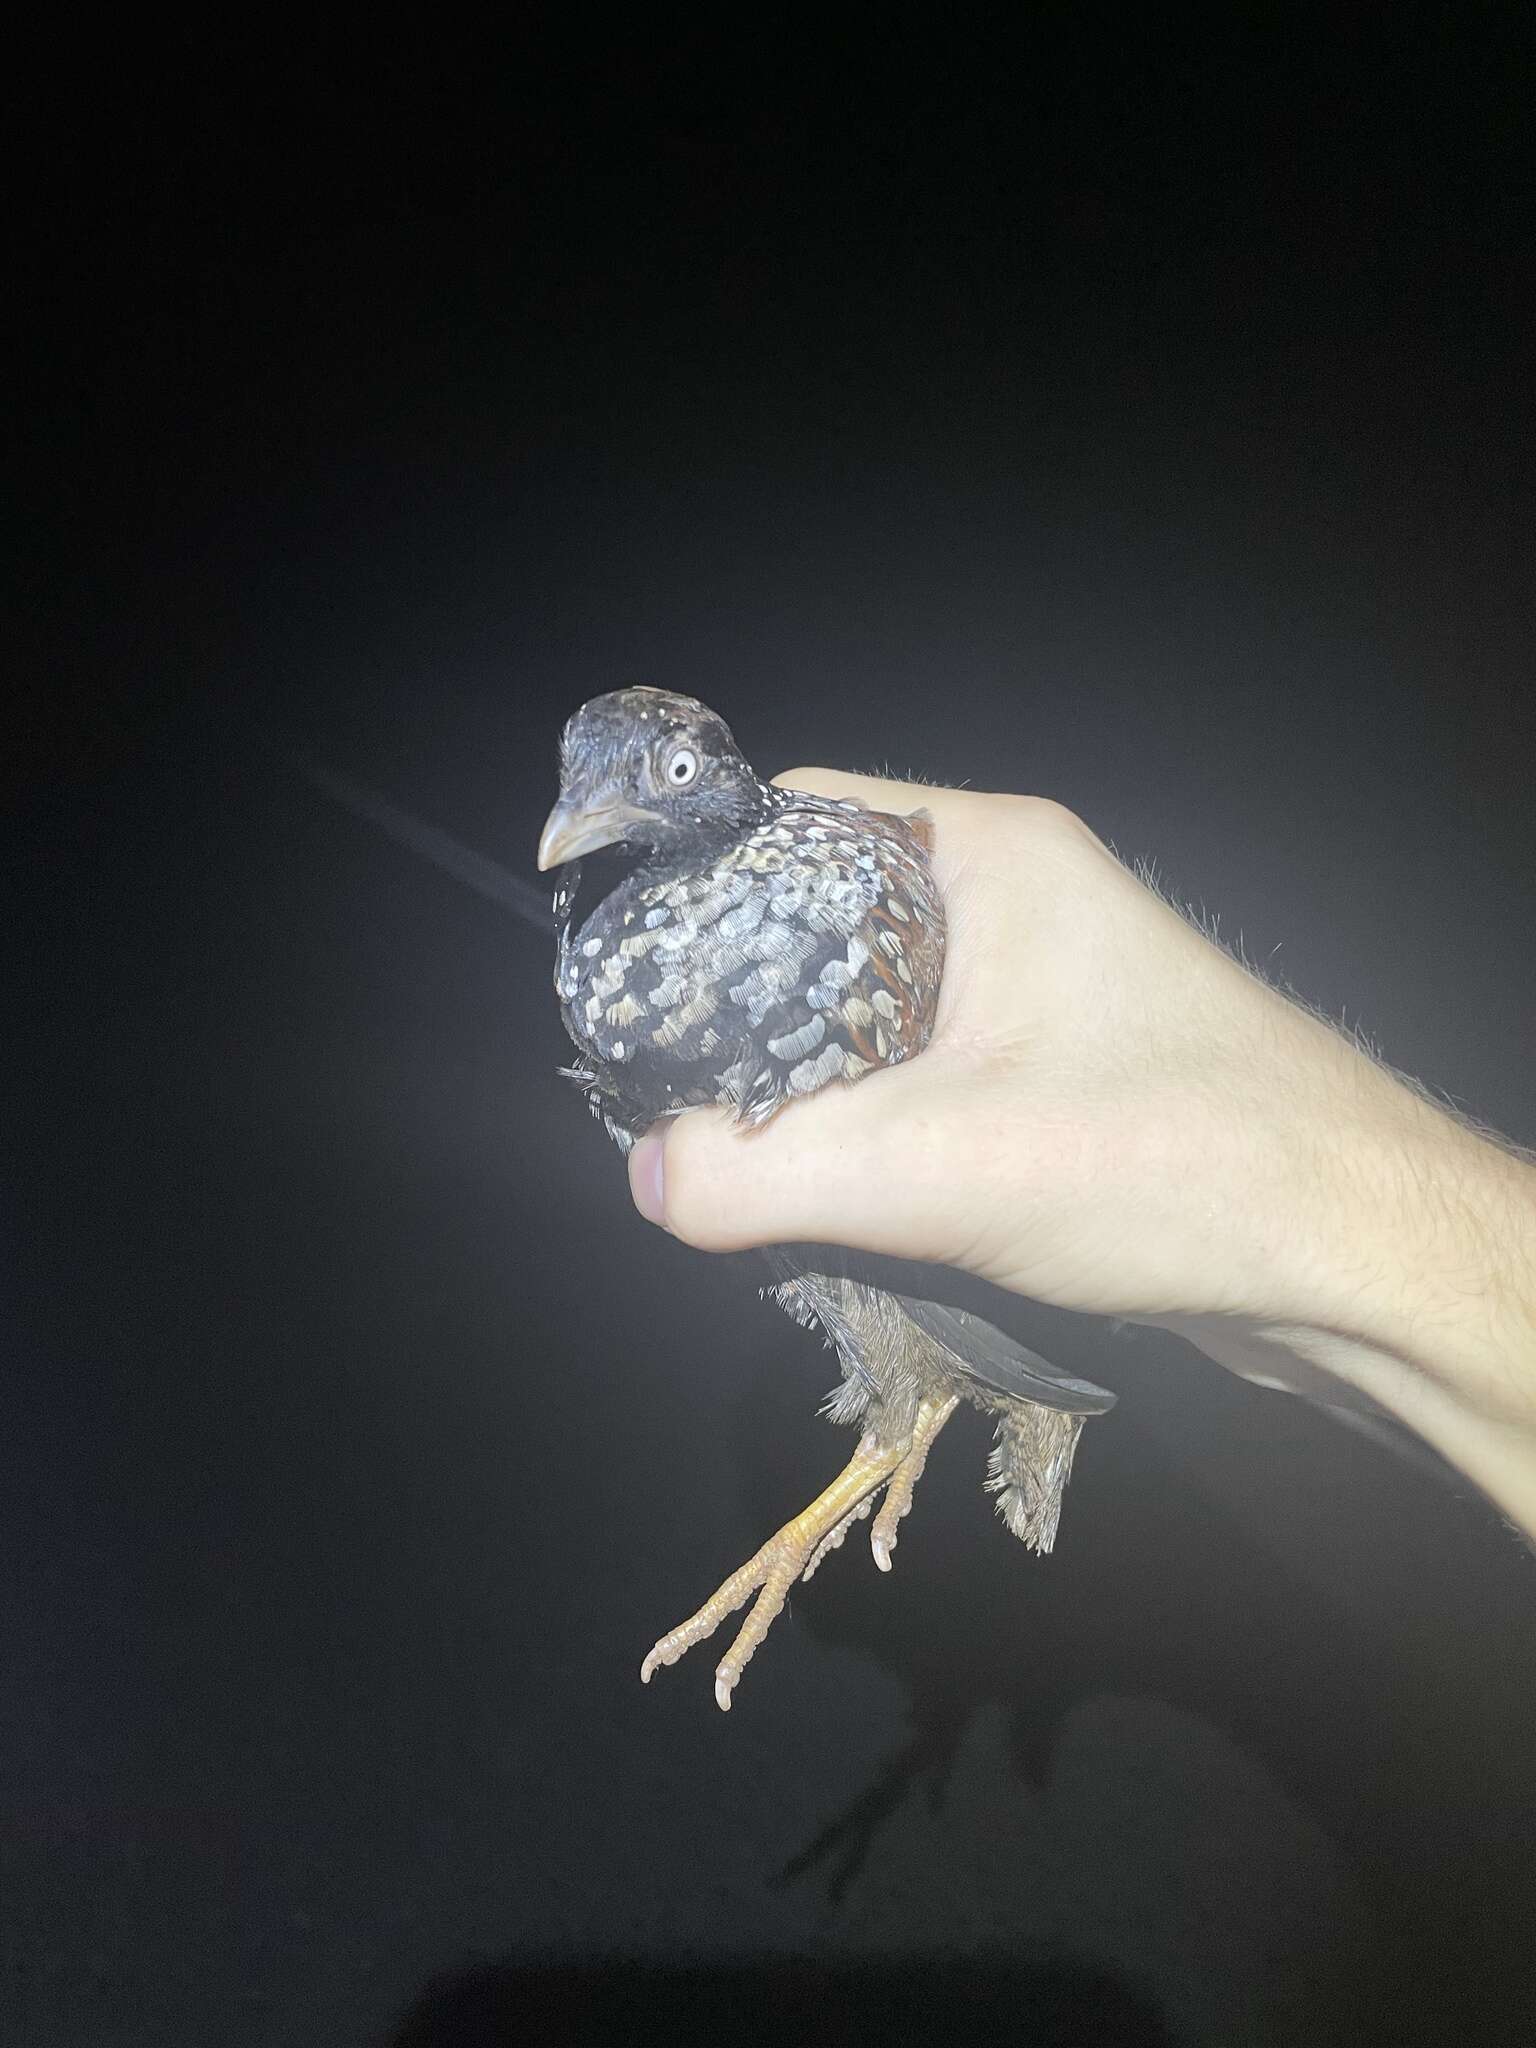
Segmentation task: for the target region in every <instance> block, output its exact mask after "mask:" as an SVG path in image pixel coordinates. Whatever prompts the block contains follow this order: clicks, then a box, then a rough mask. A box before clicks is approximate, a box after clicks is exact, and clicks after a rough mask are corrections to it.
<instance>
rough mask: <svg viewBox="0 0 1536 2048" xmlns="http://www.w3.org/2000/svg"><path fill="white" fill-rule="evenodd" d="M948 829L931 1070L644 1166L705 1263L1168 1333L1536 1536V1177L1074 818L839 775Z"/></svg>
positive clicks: (797, 776)
mask: <svg viewBox="0 0 1536 2048" xmlns="http://www.w3.org/2000/svg"><path fill="white" fill-rule="evenodd" d="M779 780H780V781H781V782H783V783H785V784H787V785H788V786H790V787H792V788H796V789H807V790H813V791H816V792H818V793H820V794H824V795H828V796H840V797H845V796H851V797H856V798H857V799H858V800H859V801H860V802H862V803H865V804H867V805H869V806H870V807H871V808H872V809H875V810H882V811H894V812H898V813H906V812H910V811H913V810H916V809H918V808H922V809H925V810H927V811H928V812H929V813H930V814H931V815H932V817H933V819H934V821H935V828H936V829H935V846H934V865H935V869H936V872H937V874H938V878H939V883H940V886H941V888H942V890H943V892H944V898H945V902H946V905H947V909H948V916H949V945H948V957H947V964H946V968H945V975H944V985H943V990H942V994H941V997H940V1003H939V1014H938V1021H937V1024H936V1027H935V1031H934V1036H933V1040H932V1042H931V1044H930V1045H929V1046H928V1048H927V1050H926V1051H925V1052H924V1053H923V1054H922V1055H921V1057H920V1058H918V1059H916V1060H914V1061H912V1062H911V1063H910V1064H908V1065H906V1066H902V1067H898V1068H893V1069H888V1070H886V1071H883V1072H879V1073H875V1074H872V1075H870V1076H869V1077H868V1078H867V1079H865V1080H863V1081H861V1082H860V1083H859V1084H858V1085H857V1086H855V1087H851V1088H830V1089H826V1090H823V1091H822V1093H820V1094H819V1095H816V1096H814V1097H812V1098H810V1099H808V1100H806V1101H803V1102H799V1103H795V1104H793V1105H791V1106H790V1107H789V1108H788V1109H786V1110H784V1111H783V1112H782V1113H781V1114H780V1115H779V1116H777V1117H776V1118H774V1119H773V1121H772V1122H771V1123H770V1124H768V1125H767V1126H766V1127H765V1128H764V1129H762V1130H760V1131H751V1132H748V1131H742V1130H740V1129H737V1128H736V1127H734V1126H733V1125H732V1124H731V1122H730V1120H729V1118H728V1117H727V1116H726V1115H724V1114H723V1113H720V1112H715V1111H695V1112H692V1113H690V1114H689V1115H686V1116H682V1117H679V1118H677V1119H676V1120H674V1121H673V1122H671V1123H670V1124H669V1125H667V1126H665V1127H663V1128H662V1129H660V1130H658V1131H656V1132H653V1133H652V1134H651V1135H650V1136H649V1137H647V1138H646V1139H644V1140H643V1141H642V1143H641V1144H640V1145H638V1146H637V1147H636V1148H635V1150H634V1152H633V1153H632V1154H631V1156H630V1180H631V1186H632V1188H633V1191H634V1195H635V1200H636V1203H637V1205H638V1207H639V1208H640V1210H641V1213H642V1214H644V1215H646V1216H648V1217H649V1218H650V1219H651V1220H652V1221H653V1222H660V1223H663V1224H664V1225H665V1227H666V1228H667V1229H669V1230H670V1231H672V1232H673V1234H674V1235H676V1236H678V1237H680V1238H682V1239H684V1240H685V1241H686V1242H688V1243H689V1244H693V1245H696V1246H699V1247H700V1248H701V1249H704V1250H708V1251H736V1250H741V1249H744V1248H746V1247H748V1246H756V1245H763V1244H771V1243H780V1242H782V1243H792V1242H797V1241H805V1240H809V1241H812V1242H823V1243H838V1244H845V1245H849V1246H851V1247H854V1248H856V1249H860V1250H867V1251H872V1252H883V1253H889V1254H892V1255H895V1256H898V1257H904V1258H915V1259H923V1260H927V1261H930V1262H932V1263H935V1264H940V1265H950V1266H956V1267H960V1268H963V1269H964V1270H966V1271H968V1272H971V1273H975V1274H979V1275H980V1276H981V1277H983V1278H984V1279H987V1280H991V1281H993V1282H995V1283H996V1284H997V1285H998V1286H1000V1287H1004V1288H1008V1289H1011V1290H1013V1291H1014V1292H1016V1293H1020V1294H1027V1295H1030V1296H1032V1297H1034V1298H1035V1299H1037V1300H1040V1301H1046V1302H1051V1303H1054V1304H1055V1305H1057V1306H1058V1307H1062V1308H1070V1309H1080V1310H1086V1311H1090V1312H1093V1313H1097V1314H1100V1315H1109V1316H1117V1317H1122V1318H1126V1319H1128V1320H1131V1321H1138V1322H1145V1323H1151V1324H1156V1325H1160V1326H1162V1327H1164V1328H1167V1329H1171V1330H1174V1331H1176V1332H1178V1333H1179V1334H1180V1335H1182V1336H1185V1337H1187V1338H1188V1339H1189V1340H1190V1341H1191V1342H1193V1343H1194V1344H1196V1345H1198V1346H1199V1348H1200V1349H1201V1350H1203V1351H1204V1352H1206V1353H1207V1354H1208V1355H1209V1356H1210V1357H1212V1358H1214V1359H1215V1360H1217V1361H1218V1362H1219V1363H1220V1364H1222V1365H1225V1366H1228V1367H1230V1368H1231V1369H1232V1370H1233V1371H1236V1372H1239V1373H1242V1374H1244V1375H1245V1376H1247V1377H1251V1378H1255V1379H1267V1380H1272V1381H1280V1382H1283V1383H1286V1384H1290V1385H1294V1386H1304V1387H1307V1388H1310V1389H1312V1390H1313V1391H1317V1392H1319V1393H1321V1394H1322V1395H1323V1396H1324V1397H1325V1398H1326V1397H1327V1394H1328V1389H1329V1385H1330V1383H1331V1384H1332V1385H1333V1386H1334V1388H1335V1389H1337V1388H1338V1386H1339V1383H1342V1384H1343V1387H1344V1388H1345V1389H1349V1388H1353V1389H1355V1390H1357V1391H1358V1392H1360V1393H1362V1394H1365V1395H1367V1396H1369V1397H1370V1399H1371V1400H1373V1401H1375V1402H1376V1403H1377V1404H1379V1405H1380V1406H1381V1407H1382V1408H1385V1409H1387V1410H1388V1411H1389V1412H1391V1413H1392V1414H1394V1415H1396V1416H1397V1417H1398V1418H1399V1419H1400V1420H1401V1421H1403V1422H1405V1423H1406V1424H1408V1425H1409V1426H1410V1427H1411V1428H1412V1429H1414V1430H1416V1431H1417V1432H1418V1433H1419V1434H1420V1435H1421V1436H1423V1437H1424V1438H1425V1439H1426V1440H1427V1441H1428V1442H1430V1443H1431V1444H1433V1445H1434V1446H1435V1447H1436V1448H1437V1449H1438V1450H1439V1451H1440V1452H1441V1453H1442V1454H1443V1455H1444V1456H1445V1457H1446V1458H1448V1459H1449V1460H1450V1461H1451V1462H1452V1463H1453V1464H1455V1465H1456V1466H1458V1467H1459V1468H1460V1469H1461V1470H1462V1471H1463V1472H1465V1473H1466V1474H1467V1475H1468V1477H1469V1478H1471V1479H1472V1480H1473V1481H1474V1482H1475V1483H1476V1484H1477V1485H1478V1486H1480V1487H1481V1488H1482V1489H1483V1490H1484V1491H1485V1492H1486V1493H1487V1494H1488V1495H1489V1497H1490V1498H1491V1499H1492V1500H1493V1501H1494V1502H1495V1503H1496V1504H1497V1505H1498V1506H1499V1507H1500V1508H1501V1509H1502V1510H1503V1511H1504V1512H1505V1513H1506V1514H1507V1515H1508V1516H1509V1517H1510V1518H1511V1519H1512V1520H1513V1521H1515V1522H1516V1523H1517V1524H1519V1525H1520V1526H1521V1527H1522V1528H1523V1529H1525V1530H1526V1532H1527V1533H1528V1534H1530V1535H1532V1536H1533V1537H1536V1166H1533V1165H1532V1164H1531V1163H1530V1162H1529V1161H1528V1160H1527V1159H1525V1158H1523V1157H1521V1156H1519V1155H1518V1154H1516V1153H1515V1152H1513V1151H1511V1150H1509V1149H1506V1148H1505V1147H1504V1146H1502V1145H1501V1144H1499V1143H1496V1142H1492V1141H1490V1140H1489V1139H1488V1138H1485V1137H1483V1136H1482V1135H1480V1134H1479V1133H1477V1132H1475V1131H1472V1130H1470V1129H1468V1128H1466V1127H1465V1126H1464V1125H1463V1124H1462V1123H1460V1122H1459V1121H1457V1120H1456V1119H1455V1118H1454V1117H1452V1116H1450V1115H1448V1114H1447V1113H1445V1112H1444V1111H1443V1110H1441V1109H1440V1108H1438V1107H1437V1106H1436V1105H1435V1104H1433V1103H1431V1102H1429V1101H1426V1100H1425V1099H1424V1098H1423V1097H1422V1096H1421V1095H1419V1094H1418V1093H1417V1092H1416V1091H1415V1090H1414V1089H1413V1088H1412V1087H1410V1086H1407V1085H1405V1084H1404V1083H1403V1082H1402V1081H1401V1080H1400V1079H1398V1078H1397V1077H1396V1076H1395V1075H1393V1074H1391V1073H1390V1072H1389V1071H1387V1070H1386V1069H1384V1068H1383V1067H1381V1066H1380V1065H1378V1064H1377V1063H1376V1062H1375V1061H1373V1060H1371V1059H1370V1058H1369V1057H1368V1056H1367V1055H1366V1054H1365V1053H1363V1052H1362V1051H1361V1050H1360V1049H1359V1048H1358V1047H1357V1046H1356V1045H1355V1044H1354V1043H1353V1042H1352V1041H1351V1040H1350V1039H1348V1038H1346V1037H1344V1036H1342V1035H1341V1034H1340V1033H1339V1032H1337V1031H1335V1030H1333V1029H1332V1028H1330V1027H1329V1026H1328V1025H1327V1024H1325V1023H1323V1022H1321V1021H1319V1020H1318V1019H1317V1018H1315V1017H1313V1016H1312V1015H1310V1014H1309V1013H1308V1012H1307V1011H1305V1010H1303V1009H1301V1008H1300V1007H1298V1006H1297V1005H1296V1004H1295V1003H1293V1002H1290V1001H1288V1000H1287V999H1286V998H1285V997H1284V996H1282V995H1281V994H1279V993H1278V992H1277V991H1276V990H1274V989H1272V988H1270V987H1269V986H1268V985H1267V984H1265V983H1264V982H1262V981H1260V980H1259V979H1258V978H1256V977H1255V976H1254V975H1252V974H1250V973H1249V972H1248V971H1247V970H1246V969H1244V968H1243V967H1242V966H1241V965H1239V964H1238V962H1237V961H1235V960H1233V959H1232V958H1231V957H1230V956H1229V955H1228V954H1227V953H1225V952H1224V951H1222V950H1221V949H1220V948H1219V947H1218V946H1216V945H1213V944H1212V943H1211V942H1210V941H1209V940H1208V939H1206V938H1205V937H1203V936H1202V935H1201V933H1199V932H1198V931H1196V930H1195V929H1194V928H1193V926H1192V925H1190V924H1189V923H1188V922H1186V921H1185V919H1183V918H1182V917H1180V916H1179V915H1178V913H1177V912H1176V911H1175V910H1173V909H1172V908H1170V907H1169V905H1168V904H1166V903H1164V902H1163V901H1162V900H1161V899H1160V898H1159V897H1158V896H1157V895H1156V894H1155V893H1154V892H1153V891H1152V890H1151V889H1149V888H1147V887H1146V886H1145V885H1144V884H1143V883H1142V882H1141V881H1140V880H1138V879H1137V877H1136V876H1135V875H1133V874H1132V873H1130V872H1129V870H1127V869H1126V868H1125V867H1123V866H1122V865H1121V863H1120V862H1119V861H1117V860H1116V859H1115V857H1114V856H1113V855H1112V854H1111V853H1110V852H1109V850H1108V849H1107V848H1106V847H1105V846H1104V845H1103V844H1102V843H1101V842H1100V841H1099V840H1098V839H1097V838H1095V837H1094V835H1093V833H1092V832H1091V831H1090V830H1089V829H1088V827H1087V826H1086V825H1084V824H1083V823H1082V821H1081V820H1080V819H1078V818H1076V817H1075V816H1073V814H1072V813H1071V812H1069V811H1066V810H1064V809H1062V808H1061V806H1060V805H1057V804H1053V803H1049V802H1046V801H1044V800H1041V799H1039V798H1034V797H1020V796H992V795H984V794H981V793H978V792H973V791H960V790H945V789H930V788H927V787H923V786H919V785H913V784H908V783H896V782H882V781H877V780H874V779H872V778H869V777H865V776H857V775H844V774H840V773H835V772H833V771H831V770H826V769H810V768H806V769H798V770H795V771H793V772H791V773H790V774H787V775H784V776H781V777H780V778H779Z"/></svg>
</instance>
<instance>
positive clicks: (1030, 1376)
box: [896, 1294, 1117, 1415]
mask: <svg viewBox="0 0 1536 2048" xmlns="http://www.w3.org/2000/svg"><path fill="white" fill-rule="evenodd" d="M896 1299H897V1301H899V1302H900V1303H901V1305H902V1307H903V1308H904V1309H905V1310H906V1312H907V1314H908V1315H909V1316H910V1317H911V1319H912V1321H913V1322H914V1323H916V1325H917V1327H918V1328H919V1329H920V1330H921V1331H922V1332H923V1333H924V1335H925V1336H928V1337H931V1338H932V1339H933V1341H934V1343H935V1344H937V1345H938V1346H939V1348H940V1349H941V1350H943V1351H947V1352H948V1353H949V1355H950V1357H951V1358H953V1359H954V1361H955V1363H956V1364H957V1365H958V1366H959V1367H960V1368H961V1370H962V1371H963V1372H965V1373H967V1374H968V1375H969V1376H970V1378H972V1379H973V1380H979V1381H980V1382H981V1384H982V1385H983V1386H984V1387H989V1388H991V1390H992V1391H993V1392H994V1393H998V1394H1007V1395H1012V1396H1015V1397H1017V1398H1018V1399H1019V1400H1022V1401H1033V1402H1034V1404H1035V1406H1036V1407H1037V1408H1055V1409H1058V1410H1060V1412H1061V1413H1062V1414H1063V1415H1104V1414H1107V1413H1108V1411H1109V1410H1110V1409H1111V1408H1113V1407H1114V1405H1115V1401H1116V1398H1117V1397H1116V1396H1115V1395H1114V1394H1112V1393H1110V1391H1109V1390H1108V1388H1107V1387H1096V1386H1095V1385H1094V1384H1093V1382H1092V1380H1083V1379H1078V1378H1077V1377H1076V1376H1075V1374H1072V1373H1069V1372H1064V1371H1063V1370H1062V1369H1061V1367H1060V1366H1058V1365H1052V1364H1051V1362H1050V1360H1049V1359H1047V1358H1042V1357H1041V1356H1040V1354H1039V1352H1038V1351H1031V1350H1029V1349H1028V1347H1027V1346H1025V1345H1023V1344H1018V1343H1015V1341H1014V1339H1013V1338H1012V1337H1009V1336H1007V1335H1005V1333H1004V1332H1003V1331H1001V1330H999V1329H997V1328H996V1327H995V1326H994V1325H993V1324H992V1323H988V1322H983V1320H982V1319H981V1317H980V1316H976V1315H972V1314H971V1312H970V1310H969V1309H963V1308H947V1307H946V1306H945V1305H944V1303H943V1302H939V1301H922V1300H920V1299H918V1298H917V1297H916V1296H913V1295H910V1294H898V1295H897V1296H896Z"/></svg>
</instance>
